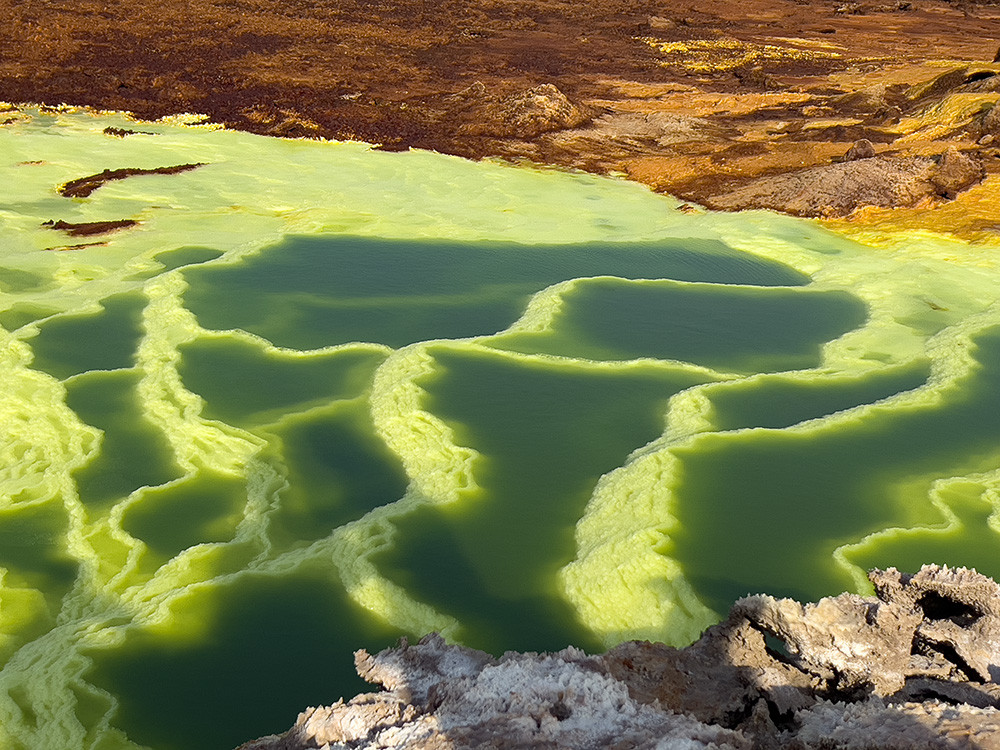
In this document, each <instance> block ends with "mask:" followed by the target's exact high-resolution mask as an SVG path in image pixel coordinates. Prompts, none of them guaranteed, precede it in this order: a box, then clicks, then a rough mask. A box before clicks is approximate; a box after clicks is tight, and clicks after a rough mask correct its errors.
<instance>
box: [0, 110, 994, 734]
mask: <svg viewBox="0 0 1000 750" xmlns="http://www.w3.org/2000/svg"><path fill="white" fill-rule="evenodd" d="M0 123H3V124H2V125H0V170H2V173H3V174H2V177H3V184H4V185H5V189H4V197H3V200H2V202H0V325H2V326H3V327H4V330H5V332H4V333H3V334H2V335H3V346H2V348H0V371H2V378H3V383H4V385H5V389H4V398H3V400H2V402H0V403H2V407H0V408H2V411H3V414H2V417H0V419H2V423H3V425H4V429H3V431H2V434H0V452H2V457H3V458H2V461H0V566H2V568H0V658H2V660H3V663H4V667H3V670H2V671H0V747H4V748H8V747H9V748H31V749H33V748H39V747H60V748H83V747H87V748H101V749H102V750H103V749H105V748H136V747H151V748H155V749H156V750H166V749H167V748H181V747H183V748H200V747H205V748H208V747H225V746H234V745H236V744H238V743H239V742H240V741H242V740H245V739H247V738H249V737H253V736H259V735H264V734H267V733H270V732H273V731H278V730H279V729H281V728H282V727H284V726H287V724H288V723H289V721H290V720H291V718H293V717H294V716H295V714H296V713H297V712H298V711H299V710H301V708H302V707H303V706H306V705H317V704H320V703H332V702H334V701H335V700H336V699H337V698H338V697H341V695H351V694H353V693H355V692H358V691H359V690H361V689H362V688H363V683H361V682H360V681H357V679H356V678H355V677H353V669H352V665H351V659H350V652H351V651H352V650H354V649H355V648H359V647H366V648H368V649H369V650H377V649H380V648H382V647H384V646H386V645H388V644H389V643H391V642H392V641H393V640H394V639H395V638H396V637H397V636H399V635H401V634H408V635H412V636H419V635H422V634H423V633H425V632H428V631H431V630H437V631H440V632H442V633H444V634H445V636H446V637H448V638H450V639H452V640H459V641H461V642H463V643H467V644H469V645H471V646H475V647H477V648H483V649H487V650H490V651H493V652H499V651H502V650H504V649H508V648H511V649H513V648H517V649H533V650H540V649H546V650H554V649H558V648H562V647H563V646H565V645H566V644H567V643H568V642H573V643H575V644H577V645H579V646H583V647H587V648H593V649H597V648H600V647H602V646H606V645H611V644H614V643H617V642H619V641H621V640H624V639H628V638H649V639H658V640H663V641H666V642H669V643H673V644H684V643H688V642H690V641H692V640H693V639H695V638H696V637H697V635H698V634H699V633H700V631H701V630H702V629H703V628H704V627H705V626H707V625H709V624H711V623H713V622H715V621H716V620H717V619H718V618H719V613H722V612H725V611H726V610H727V609H728V607H729V605H730V604H731V602H732V601H733V600H734V599H735V598H737V597H738V596H740V595H743V594H745V593H748V592H754V591H768V592H769V593H773V594H776V595H784V596H795V597H797V598H799V599H801V600H808V599H816V598H818V597H820V596H824V595H829V594H834V593H837V592H839V591H842V590H844V589H852V590H855V591H859V592H862V591H867V590H868V583H867V581H866V579H865V576H864V573H863V571H864V570H865V569H867V568H870V567H886V566H889V565H896V566H897V567H900V568H910V569H915V568H916V567H918V566H919V565H918V564H919V563H920V562H924V561H935V562H939V563H947V564H951V565H966V566H970V567H971V566H977V567H978V568H979V569H980V570H982V571H984V572H986V573H988V574H992V575H997V574H1000V570H998V569H997V566H998V563H997V562H996V554H995V552H994V550H995V548H996V543H997V541H998V540H997V537H996V532H997V529H998V528H1000V527H998V526H997V522H996V520H995V508H996V506H997V502H998V495H997V488H998V476H997V471H998V468H1000V457H998V455H997V454H998V450H1000V449H998V447H997V446H998V445H1000V442H998V441H997V439H996V433H997V431H998V427H1000V425H998V421H1000V417H998V416H997V415H998V414H1000V409H998V408H997V406H998V405H997V404H996V403H995V402H996V400H997V398H998V396H997V395H996V394H998V393H1000V388H998V387H997V385H998V382H997V381H998V380H1000V326H998V323H1000V314H998V313H1000V310H998V307H997V304H996V302H995V298H996V296H997V295H996V291H997V289H998V288H1000V287H998V283H1000V272H998V269H997V264H996V263H995V261H994V260H993V254H995V252H996V247H995V246H990V245H988V244H981V245H971V244H965V243H961V242H958V241H956V240H953V239H949V238H948V237H946V236H943V235H939V234H933V233H930V232H928V231H926V230H921V231H920V232H911V233H909V234H905V233H899V234H897V235H895V240H894V241H893V242H891V243H887V244H884V245H883V246H880V247H878V248H872V247H866V246H863V245H860V244H857V243H854V242H851V241H848V240H846V239H844V238H843V237H840V236H838V235H835V234H833V233H830V232H828V231H826V230H823V229H822V228H820V227H819V226H818V225H817V224H814V223H811V222H807V221H802V220H797V219H791V218H788V217H783V216H778V215H774V214H769V213H764V212H744V213H740V214H732V215H726V214H711V213H703V212H699V211H697V210H696V211H694V212H692V211H691V210H689V209H687V208H685V209H684V210H679V209H680V208H681V207H680V206H679V204H678V202H677V201H673V200H672V199H669V198H664V197H662V196H656V195H654V194H652V193H650V192H648V191H647V190H646V189H645V188H643V187H641V186H638V185H634V184H630V183H627V182H624V181H621V180H614V179H605V178H598V177H593V176H589V175H583V174H567V173H563V172H557V171H552V170H543V169H535V168H529V167H525V166H511V165H503V164H497V163H489V162H484V163H471V162H466V161H462V160H460V159H456V158H452V157H446V156H442V155H438V154H433V153H427V152H416V151H411V152H408V153H385V152H379V151H377V150H373V149H372V148H371V147H369V146H367V145H365V144H359V143H329V142H319V141H307V140H281V139H266V138H262V137H258V136H253V135H249V134H245V133H236V132H230V131H225V130H221V129H218V128H214V127H210V126H205V125H199V124H198V121H197V118H193V117H179V118H174V119H173V120H169V121H159V122H135V121H133V120H130V119H128V118H127V117H125V116H123V115H119V114H114V113H92V112H85V111H79V110H73V109H68V108H65V109H60V110H53V109H45V110H41V109H38V108H29V107H17V108H15V107H8V108H7V109H6V110H5V111H3V112H0ZM109 128H110V129H111V130H107V131H106V129H109ZM123 131H133V132H131V133H124V132H123ZM195 164H197V165H200V166H197V167H192V168H190V169H185V170H175V171H172V172H170V173H157V172H156V170H160V169H162V168H165V167H179V166H183V165H195ZM105 170H112V173H110V174H104V175H103V177H100V178H99V179H98V180H97V181H96V183H94V182H93V181H92V182H91V183H90V184H96V185H97V186H96V189H94V190H93V191H92V192H91V193H90V194H89V195H87V196H86V197H75V198H74V197H66V196H64V195H61V194H60V193H59V192H58V188H59V187H60V186H63V185H66V184H67V183H70V182H72V181H74V180H79V179H80V178H84V177H88V176H92V175H97V176H100V175H102V173H104V171H105ZM114 170H133V171H132V172H129V173H127V174H126V173H117V175H116V174H115V173H114ZM134 170H142V172H141V173H137V172H135V171H134ZM114 176H117V177H118V179H111V177H114ZM128 221H134V222H137V223H136V224H134V225H127V222H128ZM46 222H64V224H62V225H56V226H53V225H48V226H46V225H45V223H46ZM95 222H118V223H119V224H116V225H115V228H114V230H113V231H112V229H111V227H110V225H108V226H104V227H101V226H98V225H96V224H95ZM121 222H126V224H120V223H121ZM66 225H81V226H80V227H79V228H78V230H76V231H77V234H78V235H79V236H72V234H71V232H72V231H73V230H72V229H70V228H67V227H66ZM59 226H62V227H63V228H62V229H59V228H58V227H59ZM104 230H107V231H104ZM88 232H89V233H88ZM81 233H82V234H81ZM220 716H225V717H226V718H225V720H220V718H219V717H220ZM178 717H183V718H181V719H178Z"/></svg>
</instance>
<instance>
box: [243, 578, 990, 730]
mask: <svg viewBox="0 0 1000 750" xmlns="http://www.w3.org/2000/svg"><path fill="white" fill-rule="evenodd" d="M869 577H870V579H871V581H872V584H873V586H874V588H875V592H876V596H875V597H863V596H857V595H854V594H842V595H840V596H837V597H832V598H827V599H822V600H820V601H819V602H816V603H814V604H805V605H803V604H800V603H799V602H796V601H793V600H791V599H775V598H773V597H770V596H763V595H761V596H751V597H747V598H745V599H741V600H740V601H739V602H737V603H736V604H735V605H734V606H733V608H732V610H731V611H730V614H729V617H728V618H727V619H726V620H725V621H723V622H722V623H719V624H718V625H716V626H714V627H711V628H709V629H708V630H706V631H705V633H704V634H703V635H702V637H701V638H700V639H699V640H698V641H697V642H696V643H694V644H692V645H691V646H689V647H687V648H683V649H676V648H671V647H668V646H665V645H663V644H657V643H645V642H636V641H634V642H630V643H623V644H621V645H620V646H617V647H615V648H613V649H612V650H611V651H609V652H608V653H606V654H604V655H601V656H588V655H587V654H585V653H583V652H582V651H579V650H577V649H574V648H567V649H565V650H563V651H560V652H557V653H553V654H532V653H529V654H518V653H508V654H506V655H504V656H503V657H502V658H500V659H494V658H493V657H492V656H490V655H488V654H485V653H482V652H480V651H475V650H472V649H468V648H464V647H461V646H449V645H447V644H445V642H444V641H443V640H442V639H441V638H440V637H439V636H437V635H433V634H432V635H429V636H427V637H425V638H424V639H422V640H421V641H420V643H419V644H417V645H415V646H411V645H408V644H407V643H406V642H405V640H404V641H403V642H402V643H401V644H400V646H399V648H396V649H388V650H386V651H383V652H382V653H380V654H378V655H376V656H371V655H369V654H367V653H365V652H363V651H361V652H358V654H357V658H356V663H357V665H358V671H359V673H361V674H362V676H364V677H365V678H366V679H368V680H369V681H373V682H377V683H379V684H381V685H383V686H384V687H385V688H386V690H385V691H383V692H380V693H373V694H368V695H361V696H358V697H356V698H354V699H353V700H351V701H350V702H349V703H346V704H345V703H343V702H340V703H337V704H335V705H333V706H329V707H325V708H310V709H308V710H307V711H306V712H304V713H302V714H301V715H300V716H299V719H298V721H297V722H296V724H295V726H293V727H292V729H290V730H289V731H288V732H286V733H285V734H283V735H276V736H272V737H266V738H262V739H260V740H256V741H254V742H251V743H248V744H247V745H244V746H243V748H242V750H305V748H329V750H348V749H350V750H362V749H364V750H377V749H388V748H399V749H400V750H402V749H405V750H418V749H419V750H436V749H438V748H441V749H443V748H449V749H452V750H464V749H466V748H470V749H471V748H520V749H524V750H527V749H529V748H539V749H541V748H546V750H562V749H565V750H569V749H570V748H573V749H581V750H582V749H585V748H594V749H595V750H596V749H597V748H602V749H603V748H614V749H616V750H626V749H629V748H644V749H648V750H654V749H655V748H662V749H664V750H666V748H686V749H687V748H690V749H692V750H694V749H695V748H718V749H719V750H725V749H730V750H732V749H738V750H750V749H751V748H753V749H754V750H766V749H768V748H789V747H794V748H797V749H798V750H812V749H815V750H820V749H822V750H862V749H863V748H874V747H877V748H886V749H898V750H903V749H904V748H906V749H907V750H910V749H919V748H941V749H946V748H947V749H952V750H958V748H982V749H988V748H1000V711H998V710H997V707H998V706H1000V586H998V585H997V584H996V583H995V582H994V581H992V580H991V579H989V578H987V577H986V576H983V575H980V574H979V573H976V572H975V571H970V570H966V569H963V568H960V569H949V568H939V567H937V566H925V567H924V568H922V569H921V570H920V571H919V572H918V573H916V574H913V575H910V574H904V573H900V572H899V571H897V570H895V569H892V568H890V569H889V570H886V571H873V572H872V573H871V574H870V576H869ZM779 642H780V643H779Z"/></svg>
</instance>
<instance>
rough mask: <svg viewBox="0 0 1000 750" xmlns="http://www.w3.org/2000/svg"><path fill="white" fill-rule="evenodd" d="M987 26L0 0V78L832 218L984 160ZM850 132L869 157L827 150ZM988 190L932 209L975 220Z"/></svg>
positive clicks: (556, 8) (862, 13) (233, 1)
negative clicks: (965, 205) (966, 203)
mask: <svg viewBox="0 0 1000 750" xmlns="http://www.w3.org/2000/svg"><path fill="white" fill-rule="evenodd" d="M998 43H1000V5H997V4H993V3H978V2H975V0H956V1H955V2H944V1H943V0H892V2H883V1H882V0H860V1H850V0H817V1H815V2H804V1H802V0H800V1H798V2H797V1H796V0H745V1H743V2H739V3H735V2H731V0H707V1H704V2H702V1H699V2H693V1H692V0H680V1H679V2H670V3H667V2H664V1H663V0H606V1H605V2H601V3H583V2H578V1H577V2H566V1H565V0H479V1H478V2H461V1H460V0H434V1H433V2H431V1H429V0H402V1H401V2H392V3H389V2H380V1H378V0H374V1H373V0H330V1H329V2H322V3H321V2H314V1H313V0H183V1H181V0H160V1H159V2H157V3H150V4H144V5H142V6H141V7H137V6H134V5H130V4H112V3H104V2H97V1H96V0H78V1H77V2H73V3H68V2H64V1H61V0H0V100H7V101H14V102H42V103H48V104H58V103H68V104H79V105H91V106H95V107H100V108H107V109H125V110H131V111H133V112H135V113H136V114H137V115H139V116H141V117H156V116H160V115H165V114H171V113H176V112H178V111H189V112H198V113H204V114H207V115H209V116H210V117H211V118H213V119H214V120H217V121H220V122H224V123H226V124H227V125H229V126H232V127H235V128H241V129H247V130H251V131H254V132H259V133H267V134H274V135H284V136H318V137H333V138H359V139H363V140H367V141H371V142H377V143H380V144H383V146H384V147H385V148H389V149H403V148H406V147H409V146H413V147H421V148H431V149H436V150H438V151H442V152H446V153H452V154H458V155H462V156H468V157H475V158H478V157H484V156H498V157H503V158H509V159H529V160H533V161H536V162H540V163H547V164H555V165H560V166H569V167H576V168H582V169H586V170H590V171H596V172H623V173H626V174H627V175H629V176H630V177H632V178H633V179H636V180H639V181H641V182H644V183H646V184H649V185H651V186H652V187H654V188H655V189H657V190H660V191H664V192H670V193H673V194H676V195H679V196H681V197H683V198H685V199H689V200H692V201H696V202H699V203H703V204H706V205H709V206H712V207H717V208H729V209H733V208H746V207H768V208H775V209H778V210H784V211H788V212H791V213H797V214H803V215H825V216H840V215H845V214H849V213H850V212H852V211H853V210H854V209H855V208H857V207H858V206H865V205H874V206H896V205H903V206H918V207H919V208H921V209H925V208H928V207H934V206H938V205H942V204H944V203H947V202H948V201H950V200H952V199H954V198H955V197H956V196H959V194H961V193H962V192H963V191H964V190H966V188H968V187H969V186H971V185H975V184H976V183H978V182H979V181H980V180H981V179H982V178H983V176H984V175H986V176H987V177H990V176H992V175H995V174H998V173H1000V149H998V148H997V146H1000V109H998V110H996V111H995V112H994V113H993V114H992V115H991V114H990V113H991V108H992V107H993V106H994V103H995V102H996V101H997V99H998V98H1000V75H998V73H1000V64H993V63H992V61H993V59H994V57H995V55H996V53H997V47H998ZM862 139H864V140H866V141H867V142H868V143H870V144H871V145H870V146H868V145H866V144H861V150H860V152H856V154H858V155H867V156H868V157H869V158H863V159H857V160H848V161H841V160H842V158H843V156H844V155H845V154H846V153H847V152H848V150H849V149H850V148H851V146H852V144H853V143H855V142H856V141H859V140H862ZM949 147H951V148H952V149H953V150H952V152H951V153H950V155H949V156H947V157H943V156H942V155H943V154H945V153H946V152H947V151H948V148H949ZM872 154H875V156H874V157H873V156H872ZM810 169H811V170H812V171H809V170H810ZM993 182H994V181H993V180H992V178H991V179H988V180H987V183H988V185H990V186H992V185H993ZM996 195H997V191H995V190H993V189H988V190H987V191H986V194H985V197H983V196H982V195H980V196H979V197H978V198H977V199H976V200H977V201H979V202H982V201H983V200H985V202H986V203H987V204H988V206H989V208H988V209H986V213H987V216H986V218H985V219H983V218H982V217H980V218H979V219H976V220H975V221H972V222H971V224H970V222H969V221H968V220H966V218H963V214H964V213H969V212H952V214H953V215H951V214H949V216H950V218H949V219H948V223H949V226H952V227H953V228H955V229H957V230H958V231H959V232H963V231H964V232H965V233H966V234H968V233H970V232H971V233H975V232H982V231H986V232H988V233H993V232H995V231H996V229H995V226H994V225H995V224H996V223H997V222H996V220H995V219H996V217H995V216H994V214H995V213H996V211H995V210H994V209H993V208H992V206H993V201H994V199H995V198H996ZM971 213H977V211H975V210H973V211H971ZM978 213H982V211H979V212H978ZM978 213H977V215H978Z"/></svg>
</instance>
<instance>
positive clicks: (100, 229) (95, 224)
mask: <svg viewBox="0 0 1000 750" xmlns="http://www.w3.org/2000/svg"><path fill="white" fill-rule="evenodd" d="M138 223H139V222H138V221H136V220H135V219H118V220H116V221H83V222H79V223H75V224H74V223H71V222H68V221H63V220H62V219H60V220H59V221H52V220H49V221H46V222H43V223H42V226H43V227H48V228H49V229H60V230H62V231H63V232H66V234H68V235H69V236H70V237H91V236H93V235H95V234H107V233H108V232H115V231H117V230H119V229H127V228H128V227H134V226H135V225H136V224H138Z"/></svg>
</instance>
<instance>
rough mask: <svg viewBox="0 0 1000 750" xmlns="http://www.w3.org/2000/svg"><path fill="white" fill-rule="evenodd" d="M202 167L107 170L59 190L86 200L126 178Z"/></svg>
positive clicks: (182, 165) (66, 194)
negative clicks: (92, 194)
mask: <svg viewBox="0 0 1000 750" xmlns="http://www.w3.org/2000/svg"><path fill="white" fill-rule="evenodd" d="M201 166H204V165H203V164H201V163H196V164H177V165H175V166H172V167H156V168H155V169H138V168H134V167H126V168H125V169H105V170H104V171H103V172H100V173H98V174H92V175H88V176H86V177H80V178H78V179H76V180H70V181H69V182H67V183H66V184H65V185H63V186H62V187H60V188H59V193H60V194H61V195H65V196H66V197H67V198H86V197H87V196H88V195H90V194H91V193H93V192H94V191H95V190H97V188H99V187H101V186H102V185H103V184H104V183H106V182H112V181H114V180H124V179H125V178H126V177H136V176H139V175H146V174H177V173H179V172H187V171H189V170H192V169H197V168H198V167H201Z"/></svg>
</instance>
